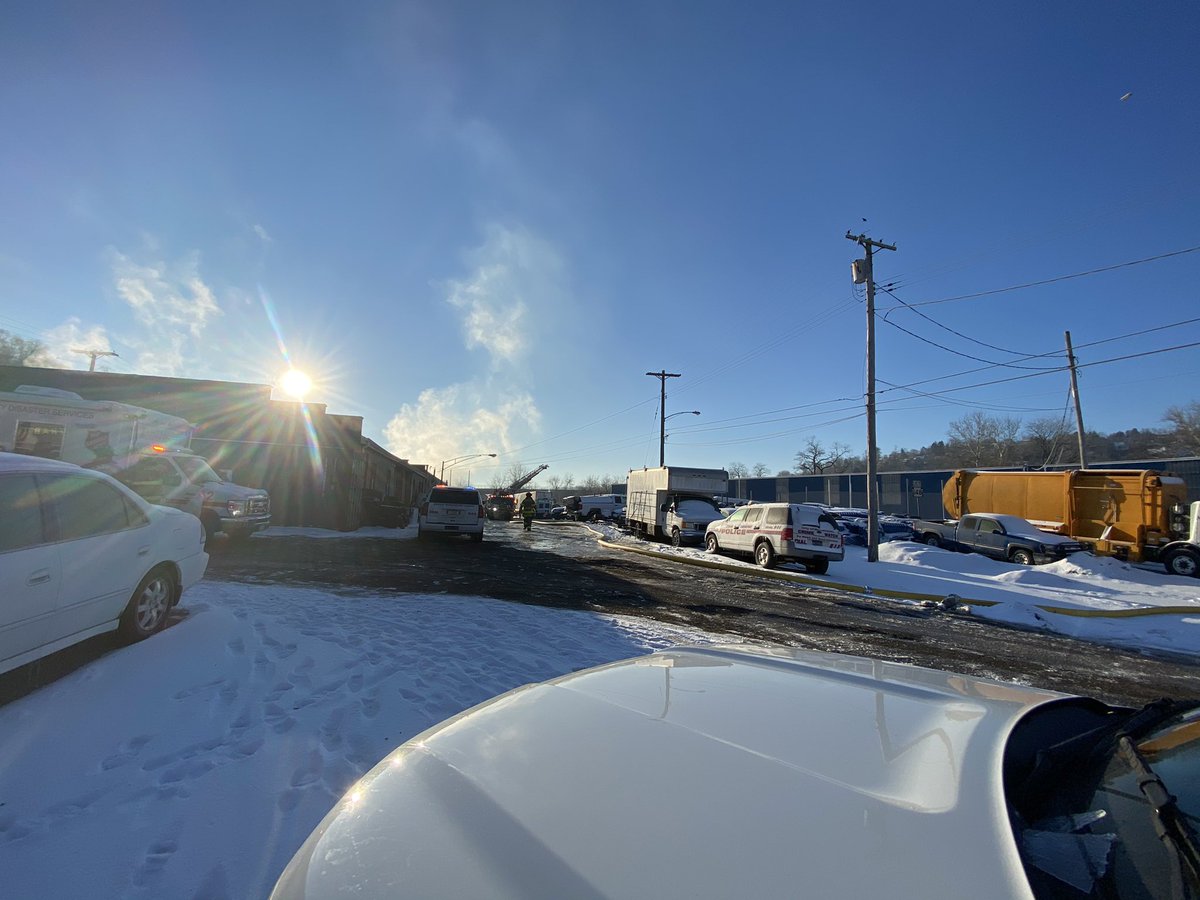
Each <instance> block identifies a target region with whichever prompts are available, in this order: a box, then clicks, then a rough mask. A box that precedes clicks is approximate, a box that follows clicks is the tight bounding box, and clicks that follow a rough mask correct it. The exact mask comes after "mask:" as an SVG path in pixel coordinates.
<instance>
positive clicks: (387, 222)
mask: <svg viewBox="0 0 1200 900" xmlns="http://www.w3.org/2000/svg"><path fill="white" fill-rule="evenodd" d="M1198 45H1200V5H1198V4H1195V3H1191V2H1176V3H1172V2H1163V3H1155V4H1129V3H1115V2H1113V3H1104V2H1100V3H1097V2H1087V3H1085V2H1060V3H1053V4H1034V3H1019V4H970V5H964V4H956V3H949V2H946V3H923V2H916V3H904V4H896V3H878V4H875V3H866V4H852V5H851V4H801V3H768V2H756V3H752V4H733V3H710V2H680V3H670V2H647V3H637V4H635V3H603V4H596V3H592V4H584V3H570V2H544V3H543V2H530V3H483V2H479V3H452V2H429V3H356V4H312V3H272V4H241V3H205V4H182V3H179V4H166V3H164V4H150V3H143V4H119V3H117V4H94V3H80V4H75V5H72V4H56V3H43V4H22V5H15V4H9V5H8V6H6V8H5V9H4V10H3V12H0V73H2V75H0V113H2V115H3V120H4V123H5V132H6V135H7V138H6V140H5V141H3V142H0V196H2V197H3V198H4V199H3V202H2V203H0V210H2V212H0V328H6V329H8V330H10V331H13V332H15V333H17V334H21V335H23V336H26V337H40V338H42V339H43V340H45V341H46V343H47V345H48V347H49V359H50V360H51V361H55V362H57V363H58V364H62V365H69V366H72V367H77V368H83V367H86V365H87V359H86V358H85V357H82V356H80V355H78V354H73V353H71V352H70V348H72V347H79V346H88V347H94V348H111V349H113V350H116V351H117V352H118V353H120V358H119V359H113V360H108V361H102V363H101V367H102V368H104V367H107V368H109V369H111V370H113V371H126V372H128V371H137V372H144V373H155V374H172V375H180V376H185V377H203V378H229V379H237V380H248V381H263V382H273V381H274V380H275V379H277V378H278V376H279V375H280V373H281V372H282V371H283V370H285V369H286V368H287V365H288V361H289V360H290V362H291V363H292V364H294V365H296V366H297V367H300V368H302V369H304V370H305V371H307V372H308V373H309V374H311V375H312V377H313V378H314V379H315V381H316V386H315V388H314V391H313V393H312V394H311V396H310V399H312V400H316V401H320V402H324V403H327V404H328V407H329V409H330V411H331V412H339V413H347V414H357V415H363V416H364V418H365V422H364V431H365V432H366V433H367V434H368V435H369V436H371V437H374V438H375V439H377V440H379V441H380V442H382V443H385V444H386V445H387V446H389V447H390V448H391V449H392V450H393V451H395V452H397V453H399V454H400V455H402V456H405V457H407V458H409V459H412V460H415V461H418V462H429V463H436V462H437V461H438V460H440V459H445V458H449V457H453V456H459V455H465V454H470V453H486V452H496V453H498V454H500V455H499V456H498V458H497V460H496V462H495V464H496V465H497V466H499V467H500V468H502V469H507V468H508V467H509V466H511V465H513V464H515V463H518V462H520V463H524V464H526V465H528V466H530V467H532V466H533V465H536V464H538V463H541V462H548V463H549V464H550V465H551V470H550V471H549V472H548V473H547V474H548V475H549V474H553V473H557V474H559V475H560V476H563V475H567V474H573V475H575V476H576V477H577V478H580V477H583V476H586V475H593V474H594V475H600V474H610V475H614V476H617V477H621V476H623V474H624V472H625V470H626V469H628V468H631V467H640V466H642V465H645V464H651V465H653V464H655V463H656V461H657V455H658V446H657V441H658V426H657V420H656V415H657V412H658V411H657V402H658V382H657V380H655V379H652V378H649V377H647V376H646V375H645V374H644V373H645V372H648V371H657V370H660V369H664V368H665V369H666V370H667V371H670V372H679V373H681V374H682V375H683V377H681V378H679V379H673V380H671V381H670V382H669V384H668V392H669V396H668V399H667V412H668V414H670V413H673V412H679V411H687V410H692V409H697V410H700V411H701V415H700V416H699V417H694V416H690V415H683V416H679V417H677V418H675V419H672V420H671V421H669V422H668V423H667V425H668V430H669V431H670V432H671V437H670V439H669V441H668V445H667V456H668V462H674V463H677V464H680V465H697V466H709V465H713V466H721V465H725V464H727V463H729V462H730V461H733V460H737V461H741V462H744V463H747V464H750V465H753V464H754V463H758V462H762V463H765V464H766V465H767V466H768V467H769V468H770V470H771V471H772V472H774V471H776V470H778V469H782V468H786V467H790V466H791V465H792V462H793V456H794V454H795V452H796V450H797V449H798V448H799V447H800V446H801V445H802V444H803V442H804V441H805V439H806V438H807V437H808V436H810V435H815V436H817V437H818V438H819V439H821V440H822V441H824V442H826V443H832V442H834V441H840V442H844V443H846V444H848V445H850V446H851V447H852V448H853V449H854V450H855V451H856V452H861V450H862V448H863V447H864V446H865V423H864V420H863V418H862V416H861V398H862V395H863V391H864V386H865V378H864V371H865V365H864V355H865V354H864V345H865V337H864V332H865V310H864V304H863V301H862V292H861V289H859V290H857V291H856V290H855V289H854V288H853V287H852V285H851V282H850V263H851V261H852V260H853V259H854V258H855V257H856V256H857V255H858V253H857V248H856V247H855V245H853V244H852V243H851V242H849V241H847V240H846V239H845V233H846V231H847V229H853V230H854V231H855V232H859V231H866V232H867V233H869V234H870V235H872V236H873V237H875V238H876V239H879V240H883V241H887V242H891V243H895V244H896V246H897V248H898V249H897V251H896V252H895V253H891V252H886V251H882V252H880V253H879V254H878V255H877V257H876V281H877V282H878V283H879V284H882V285H887V284H893V285H894V288H893V292H894V294H895V295H896V296H898V297H900V298H902V299H903V300H904V301H906V302H908V303H913V304H915V303H919V302H926V301H931V300H941V299H944V298H950V297H957V296H961V295H964V294H973V293H977V292H982V291H989V290H993V289H999V288H1006V287H1009V286H1013V285H1018V284H1022V283H1026V282H1032V281H1040V280H1044V279H1050V278H1054V277H1056V276H1061V275H1068V274H1073V273H1078V272H1084V271H1087V270H1091V269H1096V268H1101V267H1105V266H1111V265H1114V264H1117V263H1124V262H1130V261H1134V260H1139V259H1145V258H1148V257H1153V256H1158V255H1161V254H1165V253H1170V252H1173V251H1179V250H1187V249H1188V248H1193V247H1197V246H1200V176H1198V174H1197V160H1198V159H1200V150H1198V148H1200V119H1198V117H1200V65H1198V64H1197V51H1196V47H1197V46H1198ZM1128 92H1132V93H1131V96H1130V97H1129V98H1128V100H1124V101H1122V100H1121V98H1122V96H1123V95H1125V94H1126V93H1128ZM864 219H865V220H866V221H864ZM1197 274H1200V253H1183V254H1180V255H1177V256H1173V257H1170V258H1166V259H1161V260H1157V261H1153V262H1148V263H1144V264H1140V265H1135V266H1129V267H1125V268H1120V269H1117V270H1114V271H1109V272H1104V273H1099V274H1095V275H1091V276H1088V277H1083V278H1077V279H1070V280H1066V281H1061V282H1057V283H1055V284H1051V285H1046V286H1042V287H1037V288H1030V289H1026V290H1019V291H1011V292H1006V293H1000V294H994V295H990V296H986V297H980V298H976V299H971V300H960V301H954V302H947V303H936V304H929V305H927V306H923V307H920V309H921V311H922V312H923V313H925V314H926V315H927V316H929V317H930V318H932V319H934V320H936V322H937V323H939V324H940V325H943V326H946V327H947V328H951V329H954V330H955V331H957V332H959V333H960V335H963V336H966V337H965V338H964V337H962V336H959V335H955V334H952V333H950V332H948V331H946V330H944V329H943V328H941V327H939V325H938V324H934V323H933V322H931V321H929V320H928V319H924V318H920V317H918V316H917V315H916V314H914V313H912V312H910V311H907V310H903V309H901V310H898V311H896V312H894V313H891V314H889V315H888V320H889V323H895V324H896V325H900V326H902V327H903V328H905V329H908V330H909V331H911V332H915V333H916V334H918V335H921V336H922V337H924V338H926V339H928V340H929V341H933V342H935V343H937V344H941V345H944V347H946V348H950V350H956V351H959V352H960V353H965V354H968V355H970V356H975V357H980V358H982V359H984V360H986V361H988V362H1006V363H1015V364H1016V365H1025V366H1028V365H1034V366H1039V365H1060V364H1061V362H1062V357H1061V355H1059V356H1053V357H1045V358H1042V359H1034V360H1029V359H1024V360H1022V359H1021V357H1025V356H1028V355H1032V354H1044V353H1061V350H1062V346H1063V332H1064V331H1065V330H1068V329H1069V330H1070V331H1071V332H1072V337H1073V339H1074V342H1075V344H1076V347H1077V348H1078V356H1079V358H1080V361H1081V362H1082V363H1084V364H1089V363H1092V364H1093V365H1090V366H1089V367H1087V368H1085V369H1084V370H1083V371H1082V373H1081V395H1082V397H1083V402H1084V415H1085V419H1086V422H1087V424H1088V426H1089V427H1092V428H1096V429H1098V430H1101V431H1111V430H1116V429H1121V428H1128V427H1135V426H1136V427H1157V426H1160V425H1161V418H1162V413H1163V410H1165V408H1166V407H1167V406H1169V405H1172V404H1179V403H1187V402H1190V401H1192V400H1195V399H1197V391H1196V388H1195V385H1196V383H1197V374H1200V348H1194V347H1193V348H1187V349H1183V350H1177V351H1173V352H1162V353H1155V354H1153V355H1148V356H1143V357H1139V358H1136V359H1132V360H1128V361H1124V362H1115V363H1103V362H1102V361H1103V360H1107V359H1111V358H1113V357H1117V356H1123V355H1129V354H1134V353H1145V352H1150V351H1157V350H1162V349H1163V348H1167V347H1171V346H1175V345H1180V344H1187V343H1192V342H1196V341H1200V323H1190V324H1186V325H1175V326H1174V327H1172V328H1169V329H1165V330H1161V331H1156V332H1152V333H1150V334H1144V335H1140V336H1135V337H1128V338H1122V339H1121V340H1119V341H1111V342H1108V343H1104V344H1095V345H1094V346H1089V345H1091V344H1093V342H1097V341H1101V340H1105V339H1108V338H1113V337H1117V336H1120V335H1128V334H1130V333H1132V332H1136V331H1142V330H1145V329H1150V328H1154V327H1156V326H1160V325H1168V324H1172V323H1179V322H1183V321H1185V320H1188V319H1192V318H1195V317H1198V316H1200V304H1198V303H1197V300H1196V288H1195V283H1196V277H1197ZM878 305H879V308H880V312H881V314H882V313H883V312H884V311H885V310H887V309H889V308H890V307H892V306H896V305H898V301H896V300H894V299H892V297H891V296H889V295H888V294H885V293H882V292H881V293H880V294H879V295H878ZM272 321H274V322H275V325H274V326H273V325H272ZM280 338H282V342H281V341H280ZM968 338H973V339H975V340H976V341H983V342H986V343H987V344H991V345H992V347H985V346H981V345H980V344H979V343H974V342H972V341H971V340H968ZM1009 351H1011V352H1009ZM285 352H286V357H285V355H284V353H285ZM985 365H987V363H985V362H976V361H973V360H970V359H966V358H963V357H962V356H956V355H954V354H952V353H951V352H949V351H948V350H945V349H942V348H939V347H935V346H932V345H931V344H929V343H923V342H921V341H919V340H917V339H916V338H914V337H912V336H910V335H908V334H906V333H904V332H903V331H901V330H899V329H898V328H895V327H892V325H891V324H888V323H883V322H881V323H880V324H879V326H878V372H877V374H878V377H879V379H880V380H881V382H880V385H879V388H880V391H881V393H880V395H879V400H880V418H879V443H880V446H881V448H882V449H883V450H885V451H886V450H890V449H893V448H895V447H913V446H919V445H922V444H926V443H928V442H930V441H932V440H936V439H941V438H944V437H945V434H946V428H947V424H948V423H949V422H950V421H951V420H952V419H955V418H957V417H959V416H961V415H963V414H964V413H965V412H969V411H970V410H971V409H983V410H985V411H987V412H989V413H993V414H998V415H1015V416H1019V417H1021V418H1023V419H1031V418H1036V417H1041V416H1058V415H1061V414H1062V411H1063V408H1064V403H1065V401H1066V399H1067V388H1068V383H1067V377H1066V375H1065V374H1064V373H1061V372H1055V373H1050V374H1043V375H1039V376H1036V377H1030V378H1026V379H1022V380H1018V381H1011V382H1006V383H1002V384H994V385H988V386H982V387H970V385H975V384H980V383H981V382H988V381H995V380H998V379H1003V378H1009V377H1011V376H1014V375H1029V374H1031V372H1032V371H1033V370H1030V369H1014V368H1011V367H1008V366H1003V367H992V368H988V369H985V370H983V371H980V372H976V373H974V374H971V375H965V376H962V377H959V378H957V379H952V378H945V379H941V380H937V381H929V379H934V378H940V377H941V376H946V375H951V374H953V373H958V372H963V371H965V370H969V369H982V368H983V367H984V366H985ZM915 382H922V384H920V385H916V384H914V383H915ZM896 385H912V386H913V387H914V388H915V389H916V390H920V391H923V392H925V393H926V394H929V393H933V394H937V396H933V397H928V396H917V395H914V394H912V393H910V392H909V391H907V390H904V389H900V388H896V387H894V386H896ZM954 388H961V389H960V390H955V391H954V392H953V393H941V392H945V391H948V390H950V389H954ZM485 461H486V460H485ZM494 474H495V473H494V472H493V471H491V470H487V469H480V468H476V469H474V470H473V472H472V477H473V479H474V480H476V481H478V482H481V483H486V482H487V481H489V480H490V479H491V478H492V477H493V476H494Z"/></svg>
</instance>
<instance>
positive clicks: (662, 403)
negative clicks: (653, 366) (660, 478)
mask: <svg viewBox="0 0 1200 900" xmlns="http://www.w3.org/2000/svg"><path fill="white" fill-rule="evenodd" d="M646 374H647V375H649V376H650V377H651V378H657V379H658V380H659V381H660V382H661V388H662V393H661V396H660V399H659V403H658V466H659V468H662V467H663V466H665V465H666V464H667V379H668V378H679V377H680V375H679V374H678V373H671V372H668V371H667V370H666V369H663V370H662V371H661V372H647V373H646Z"/></svg>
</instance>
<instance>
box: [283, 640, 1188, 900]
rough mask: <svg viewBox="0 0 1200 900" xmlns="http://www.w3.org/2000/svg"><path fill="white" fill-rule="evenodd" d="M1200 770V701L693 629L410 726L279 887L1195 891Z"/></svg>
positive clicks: (949, 897)
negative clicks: (1103, 693)
mask: <svg viewBox="0 0 1200 900" xmlns="http://www.w3.org/2000/svg"><path fill="white" fill-rule="evenodd" d="M1198 771H1200V704H1197V703H1195V702H1194V701H1193V702H1191V703H1171V702H1169V701H1167V702H1164V701H1159V702H1157V703H1154V704H1151V705H1150V706H1148V707H1146V708H1144V709H1143V710H1141V711H1137V712H1134V711H1132V710H1128V709H1120V708H1112V707H1108V706H1105V705H1103V704H1101V703H1098V702H1096V701H1093V700H1088V699H1085V698H1078V697H1070V696H1066V695H1063V694H1056V693H1051V692H1049V691H1042V690H1037V689H1034V688H1029V687H1025V686H1023V685H1017V684H1007V683H1004V682H999V681H990V680H988V679H985V678H978V677H972V676H969V675H953V674H949V673H945V672H938V671H934V670H932V669H923V668H918V667H916V666H909V665H904V664H900V663H890V662H882V661H878V660H871V659H862V658H858V657H852V656H841V655H835V654H824V653H816V652H812V651H803V650H790V649H787V648H776V649H772V648H757V649H750V648H746V647H727V648H720V647H709V648H681V649H677V650H670V651H664V652H661V653H656V654H654V655H652V656H648V657H642V658H640V659H633V660H627V661H623V662H618V663H613V664H611V665H608V666H603V667H601V668H598V669H591V670H587V671H582V672H574V673H572V674H570V675H566V676H564V677H562V678H558V679H556V680H554V681H550V682H545V683H542V684H538V685H528V686H525V687H522V688H518V689H517V690H515V691H512V692H510V693H508V694H505V695H504V696H502V697H499V698H497V699H494V700H491V701H489V702H487V703H485V704H483V705H482V706H477V707H475V708H474V709H473V710H470V711H468V712H465V713H462V714H460V715H458V716H455V717H454V718H452V719H450V720H448V721H446V722H443V723H442V724H440V725H437V726H435V727H433V728H431V729H429V730H428V731H426V732H424V733H422V734H419V735H416V736H414V737H412V738H410V739H409V741H408V742H407V743H406V744H404V745H403V746H401V747H400V748H398V749H397V750H395V751H394V752H393V753H392V754H391V755H390V756H388V757H387V758H386V759H384V760H383V762H381V763H380V764H379V765H377V766H376V767H375V768H374V769H373V770H371V771H370V772H369V773H368V774H367V775H366V776H364V777H363V778H362V779H361V780H360V781H359V782H358V783H357V784H355V785H353V786H352V787H351V788H350V789H349V791H348V792H347V794H346V795H345V796H344V797H343V798H342V800H341V802H340V803H338V805H337V806H336V807H334V809H333V810H332V811H331V812H330V813H329V814H328V815H327V816H326V817H325V820H324V821H323V822H321V824H320V825H319V826H318V827H317V829H316V830H315V831H314V832H313V833H312V835H311V836H310V837H309V838H308V840H307V841H306V842H305V844H304V845H303V846H302V847H301V848H300V850H299V851H298V852H297V853H296V855H295V857H294V858H293V859H292V862H291V864H290V865H288V867H287V868H286V869H285V870H284V872H283V874H282V875H281V876H280V878H279V881H278V883H277V885H276V887H275V891H274V893H273V894H272V895H271V896H272V898H273V900H324V898H335V897H337V898H341V897H350V896H353V897H355V898H394V897H420V898H440V897H445V898H460V897H489V898H513V900H516V898H521V900H528V898H542V897H544V898H555V900H557V898H563V897H572V898H574V897H587V898H597V900H598V898H618V897H630V898H635V897H636V898H655V900H666V898H679V900H685V898H686V900H696V898H707V897H712V898H730V897H737V898H741V897H755V898H758V897H763V898H765V897H807V898H829V897H834V898H890V900H902V898H914V900H918V898H919V900H933V898H946V900H961V898H964V897H970V898H972V900H1032V898H1034V897H1038V898H1045V897H1054V898H1059V897H1076V898H1079V897H1097V896H1099V897H1109V898H1126V897H1138V898H1145V897H1179V898H1183V897H1191V898H1194V897H1197V896H1200V870H1194V869H1193V868H1192V866H1193V863H1194V861H1195V859H1196V855H1195V854H1196V844H1195V838H1194V836H1193V835H1194V831H1193V829H1194V825H1190V824H1189V821H1190V822H1193V823H1194V822H1195V821H1196V816H1197V814H1200V787H1197V786H1198V785H1200V780H1198V778H1197V773H1198ZM1156 772H1157V776H1155V774H1154V773H1156ZM1172 794H1174V796H1172ZM1173 886H1174V887H1173Z"/></svg>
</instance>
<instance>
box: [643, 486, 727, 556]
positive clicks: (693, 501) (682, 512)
mask: <svg viewBox="0 0 1200 900" xmlns="http://www.w3.org/2000/svg"><path fill="white" fill-rule="evenodd" d="M728 490H729V475H728V473H727V472H726V471H725V470H724V469H691V468H685V467H683V466H662V467H660V468H657V469H631V470H630V471H629V478H628V480H627V481H626V492H625V524H626V525H627V526H628V527H629V528H630V529H632V530H633V532H634V533H635V534H638V535H641V536H642V537H647V538H649V537H653V538H659V539H661V540H666V541H670V542H671V543H672V544H674V545H675V546H676V547H678V546H680V545H681V544H698V543H700V542H701V541H702V540H704V530H705V528H707V527H708V523H709V522H713V521H716V520H717V519H720V518H723V516H722V514H721V510H719V509H718V508H717V504H716V502H715V501H714V499H713V498H715V497H719V496H722V495H724V494H725V493H726V492H728Z"/></svg>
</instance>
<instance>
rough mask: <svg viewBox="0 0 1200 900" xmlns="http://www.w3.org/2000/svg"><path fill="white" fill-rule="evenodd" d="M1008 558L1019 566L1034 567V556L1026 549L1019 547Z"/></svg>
mask: <svg viewBox="0 0 1200 900" xmlns="http://www.w3.org/2000/svg"><path fill="white" fill-rule="evenodd" d="M1008 558H1009V559H1010V560H1012V561H1013V562H1015V563H1016V564H1017V565H1018V566H1032V565H1033V554H1032V553H1030V552H1029V551H1028V550H1026V549H1025V548H1024V547H1018V548H1017V549H1016V550H1014V551H1013V552H1012V553H1010V554H1009V555H1008Z"/></svg>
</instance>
